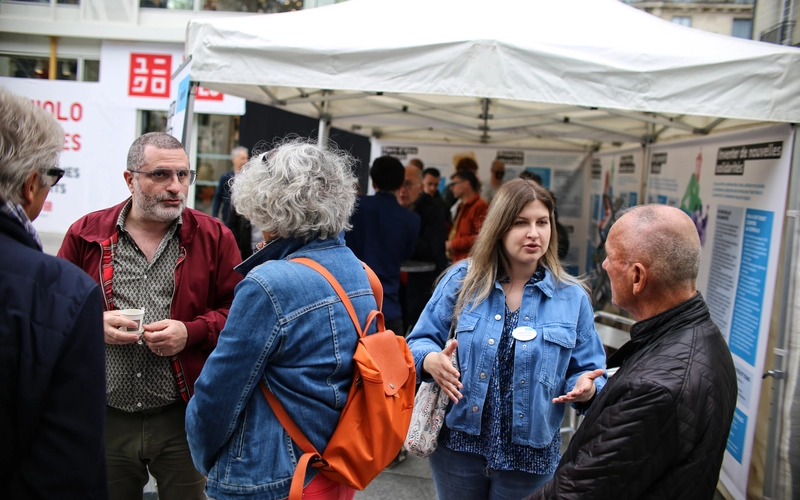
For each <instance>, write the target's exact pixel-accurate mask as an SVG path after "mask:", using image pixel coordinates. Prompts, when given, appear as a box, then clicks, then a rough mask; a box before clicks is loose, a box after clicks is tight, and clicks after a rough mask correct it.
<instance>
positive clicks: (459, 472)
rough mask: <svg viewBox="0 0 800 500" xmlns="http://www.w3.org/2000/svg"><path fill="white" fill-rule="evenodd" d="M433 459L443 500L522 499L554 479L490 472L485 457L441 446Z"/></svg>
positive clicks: (438, 488)
mask: <svg viewBox="0 0 800 500" xmlns="http://www.w3.org/2000/svg"><path fill="white" fill-rule="evenodd" d="M429 460H430V464H431V472H432V474H433V483H434V485H435V486H436V495H437V496H438V497H439V500H520V499H521V498H524V497H526V496H528V495H530V494H531V493H533V492H534V491H536V490H537V489H539V487H541V486H542V485H543V484H544V483H546V482H547V481H549V480H550V479H551V478H552V477H553V474H545V475H539V474H532V473H530V472H522V471H518V470H494V469H489V468H488V467H487V466H486V458H484V457H482V456H481V455H478V454H475V453H464V452H460V451H453V450H451V449H449V448H447V447H445V446H439V447H438V448H437V449H436V451H435V452H434V453H433V455H431V457H430V459H429Z"/></svg>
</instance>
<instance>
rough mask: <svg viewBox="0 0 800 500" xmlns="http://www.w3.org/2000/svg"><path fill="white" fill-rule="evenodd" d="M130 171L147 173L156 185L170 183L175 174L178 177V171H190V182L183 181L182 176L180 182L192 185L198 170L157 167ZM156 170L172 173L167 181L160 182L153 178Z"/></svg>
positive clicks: (182, 184)
mask: <svg viewBox="0 0 800 500" xmlns="http://www.w3.org/2000/svg"><path fill="white" fill-rule="evenodd" d="M128 172H133V173H134V174H145V175H146V176H147V177H149V178H150V180H151V181H153V184H155V185H156V186H166V185H168V184H169V183H170V182H172V176H173V175H174V176H176V177H177V176H178V172H189V184H184V183H183V182H181V178H180V177H178V183H180V185H181V186H191V185H192V184H194V182H195V181H196V180H197V172H196V171H195V170H172V169H171V168H156V169H153V170H128ZM156 172H170V173H171V174H172V175H170V177H169V180H168V181H167V182H165V183H163V184H159V183H158V182H156V181H155V180H154V179H153V174H155V173H156Z"/></svg>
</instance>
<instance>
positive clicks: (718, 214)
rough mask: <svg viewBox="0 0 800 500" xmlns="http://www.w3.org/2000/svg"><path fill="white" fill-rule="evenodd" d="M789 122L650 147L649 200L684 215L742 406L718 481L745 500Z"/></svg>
mask: <svg viewBox="0 0 800 500" xmlns="http://www.w3.org/2000/svg"><path fill="white" fill-rule="evenodd" d="M792 137H793V136H792V130H791V127H790V126H789V125H776V126H770V127H764V128H760V129H756V130H751V131H747V132H741V133H735V134H725V135H719V136H714V137H708V138H705V139H700V140H695V141H685V142H681V143H676V144H668V145H655V146H653V147H652V149H651V156H650V165H649V168H650V176H649V189H648V190H647V198H646V199H647V201H648V202H650V203H665V204H668V205H672V206H675V207H679V208H680V209H681V210H683V211H684V212H686V213H687V214H688V215H689V216H690V217H691V218H692V220H693V221H694V223H695V225H696V226H697V232H698V234H699V236H700V242H701V244H702V245H703V254H702V260H701V263H700V274H699V276H698V280H697V288H698V290H700V292H701V293H702V294H703V296H704V297H705V299H706V302H707V304H708V308H709V310H710V311H711V317H712V318H713V319H714V322H715V323H716V324H717V325H718V326H719V328H720V330H722V333H723V335H725V338H726V340H727V342H728V346H729V347H730V350H731V353H732V354H733V360H734V364H735V365H736V374H737V379H738V384H739V399H738V402H737V407H736V412H735V414H734V420H733V426H732V428H731V433H730V436H729V438H728V446H727V450H726V453H725V461H724V462H723V466H722V475H721V479H722V481H723V483H724V484H725V486H726V487H727V488H728V490H729V491H730V492H731V493H732V494H733V495H734V496H735V497H736V498H737V499H744V498H746V491H747V479H748V473H749V469H750V458H751V456H752V448H753V436H754V435H755V425H756V418H757V412H758V405H759V398H760V394H761V374H762V373H763V372H764V363H765V358H766V349H767V340H768V336H769V328H770V318H771V314H772V302H773V299H774V298H775V297H774V296H775V283H776V275H777V271H778V256H779V254H780V249H781V239H782V229H783V219H784V211H785V207H786V194H787V193H786V186H787V185H788V181H789V169H790V165H791V157H792V146H793V145H792Z"/></svg>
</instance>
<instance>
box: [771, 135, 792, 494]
mask: <svg viewBox="0 0 800 500" xmlns="http://www.w3.org/2000/svg"><path fill="white" fill-rule="evenodd" d="M793 132H794V134H793V135H794V141H793V145H792V161H791V165H790V170H789V172H790V174H789V188H788V189H789V194H788V200H787V203H786V215H785V218H784V230H783V234H784V238H783V248H782V251H781V265H780V269H783V270H784V273H785V274H784V276H787V277H786V278H785V279H784V280H783V283H782V286H781V293H780V294H778V295H777V296H778V297H781V303H780V310H779V313H778V314H779V316H778V317H779V321H778V325H779V327H778V329H777V332H776V335H775V347H774V349H773V363H772V369H771V370H768V371H767V372H766V373H765V374H764V377H763V378H766V377H772V378H773V380H772V397H771V400H770V401H771V405H770V406H771V410H770V414H769V422H770V423H769V430H768V432H767V452H766V460H765V463H764V490H763V498H764V499H772V498H780V494H779V492H777V491H776V482H777V478H778V476H777V473H778V469H779V467H778V465H779V458H780V457H779V455H780V444H781V431H782V426H783V422H782V417H783V407H784V404H785V396H784V393H785V391H786V378H787V373H786V369H787V365H788V357H789V344H790V342H789V340H790V337H791V336H792V335H796V333H795V332H796V330H797V329H796V328H795V327H794V326H795V318H794V315H793V314H792V312H793V305H794V292H795V290H796V287H797V281H796V279H795V277H796V273H797V259H796V249H797V248H798V241H799V240H800V238H798V236H799V234H798V233H800V225H799V224H798V217H800V196H798V189H800V147H798V141H800V127H797V126H796V125H795V126H793Z"/></svg>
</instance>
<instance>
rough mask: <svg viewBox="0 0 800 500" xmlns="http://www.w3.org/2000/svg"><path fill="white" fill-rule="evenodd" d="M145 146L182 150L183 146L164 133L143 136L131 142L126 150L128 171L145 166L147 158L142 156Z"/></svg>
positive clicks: (151, 133)
mask: <svg viewBox="0 0 800 500" xmlns="http://www.w3.org/2000/svg"><path fill="white" fill-rule="evenodd" d="M147 146H153V147H154V148H156V149H183V144H181V142H180V141H179V140H178V139H176V138H174V137H172V136H171V135H169V134H166V133H164V132H150V133H148V134H144V135H142V136H141V137H139V138H138V139H136V140H135V141H133V144H131V148H130V149H129V150H128V170H139V169H141V168H142V167H143V166H145V165H147V158H146V157H145V155H144V150H145V148H146V147H147Z"/></svg>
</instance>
